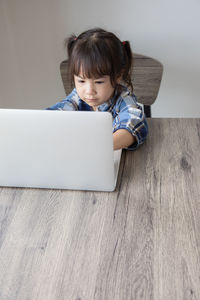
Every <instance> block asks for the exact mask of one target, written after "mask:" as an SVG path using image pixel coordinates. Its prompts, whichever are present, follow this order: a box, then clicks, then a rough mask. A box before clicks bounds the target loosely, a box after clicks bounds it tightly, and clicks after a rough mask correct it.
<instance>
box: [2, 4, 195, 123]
mask: <svg viewBox="0 0 200 300" xmlns="http://www.w3.org/2000/svg"><path fill="white" fill-rule="evenodd" d="M199 12H200V2H199V1H198V0H168V1H164V0H151V1H148V0H124V1H116V0H109V1H106V0H101V1H97V0H90V1H89V0H82V1H81V0H79V1H78V0H17V1H16V0H0V53H1V55H0V107H16V108H43V107H46V106H49V105H51V104H53V103H55V102H57V101H59V100H60V99H62V98H63V97H64V96H65V94H64V89H63V86H62V82H61V78H60V74H59V63H60V61H61V60H63V59H65V53H64V50H63V40H64V38H65V37H67V36H68V35H69V34H71V33H77V34H79V33H80V32H82V31H83V30H85V29H88V28H90V27H94V26H100V27H103V28H105V29H107V30H111V31H114V32H115V33H116V34H117V35H118V36H119V37H120V38H121V39H122V40H125V39H129V40H130V42H131V45H132V48H133V51H135V52H136V53H141V54H145V55H148V56H152V57H154V58H157V59H158V60H160V61H161V62H162V63H163V65H164V75H163V80H162V84H161V89H160V93H159V96H158V98H157V101H156V103H155V104H154V105H153V106H152V111H153V116H154V117H160V116H161V117H163V116H164V117H200V100H199V99H200V97H199V95H200V84H199V77H200V58H199V56H200V55H199V53H200V18H199Z"/></svg>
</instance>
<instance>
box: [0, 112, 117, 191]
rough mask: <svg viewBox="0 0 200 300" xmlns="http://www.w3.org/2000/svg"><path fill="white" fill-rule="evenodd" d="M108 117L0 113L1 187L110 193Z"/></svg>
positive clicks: (113, 160)
mask: <svg viewBox="0 0 200 300" xmlns="http://www.w3.org/2000/svg"><path fill="white" fill-rule="evenodd" d="M120 157H121V150H118V151H113V137H112V115H111V114H110V113H108V112H78V111H76V112H74V111H50V110H23V109H0V186H9V187H33V188H50V189H73V190H74V189H75V190H76V189H77V190H95V191H113V190H114V189H115V186H116V182H117V174H118V170H119V164H120Z"/></svg>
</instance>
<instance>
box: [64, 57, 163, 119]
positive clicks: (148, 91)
mask: <svg viewBox="0 0 200 300" xmlns="http://www.w3.org/2000/svg"><path fill="white" fill-rule="evenodd" d="M133 60H134V63H133V69H132V76H131V77H132V83H133V89H134V94H135V95H136V97H137V100H138V102H139V103H141V104H143V105H144V112H145V115H146V117H147V118H150V117H151V105H152V104H153V103H154V102H155V100H156V98H157V95H158V92H159V88H160V83H161V79H162V73H163V66H162V64H161V63H160V62H159V61H157V60H155V59H153V58H151V57H148V56H144V55H140V54H133ZM68 70H69V68H68V61H67V60H64V61H62V62H61V64H60V73H61V77H62V81H63V85H64V89H65V93H66V95H68V94H69V93H70V91H71V89H72V87H71V81H70V79H69V78H70V77H69V73H68Z"/></svg>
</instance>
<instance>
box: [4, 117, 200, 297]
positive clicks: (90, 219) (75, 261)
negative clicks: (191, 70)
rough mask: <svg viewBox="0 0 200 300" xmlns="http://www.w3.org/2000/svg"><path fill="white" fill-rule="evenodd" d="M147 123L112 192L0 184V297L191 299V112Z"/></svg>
mask: <svg viewBox="0 0 200 300" xmlns="http://www.w3.org/2000/svg"><path fill="white" fill-rule="evenodd" d="M148 122H149V129H150V133H149V137H148V140H147V141H146V143H145V144H144V145H143V146H142V147H141V148H140V149H139V150H137V151H134V152H126V151H124V152H123V156H122V161H121V166H120V174H119V179H118V184H117V189H116V191H115V192H113V193H103V192H80V191H64V190H40V189H21V188H1V189H0V299H1V300H10V299H14V300H16V299H19V300H25V299H26V300H27V299H41V300H49V299H55V300H57V299H64V300H78V299H79V300H80V299H81V300H90V299H92V300H93V299H95V300H96V299H98V300H104V299H109V300H129V299H130V300H131V299H132V300H135V299H142V300H143V299H155V300H160V299H162V300H163V299H166V300H170V299H172V300H179V299H180V300H182V299H184V300H189V299H195V300H198V299H200V119H150V120H149V121H148ZM102 180H103V178H102Z"/></svg>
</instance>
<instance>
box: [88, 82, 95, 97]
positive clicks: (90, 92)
mask: <svg viewBox="0 0 200 300" xmlns="http://www.w3.org/2000/svg"><path fill="white" fill-rule="evenodd" d="M95 93H96V89H95V85H94V84H93V83H88V85H87V94H88V95H94V94H95Z"/></svg>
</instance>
